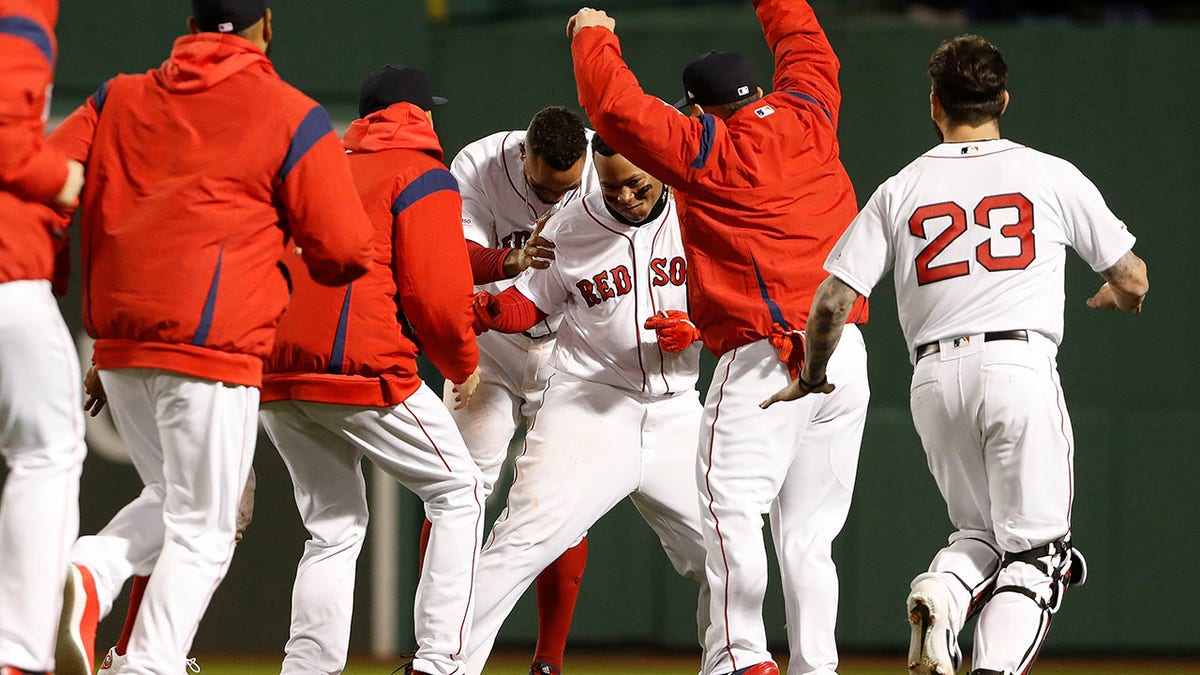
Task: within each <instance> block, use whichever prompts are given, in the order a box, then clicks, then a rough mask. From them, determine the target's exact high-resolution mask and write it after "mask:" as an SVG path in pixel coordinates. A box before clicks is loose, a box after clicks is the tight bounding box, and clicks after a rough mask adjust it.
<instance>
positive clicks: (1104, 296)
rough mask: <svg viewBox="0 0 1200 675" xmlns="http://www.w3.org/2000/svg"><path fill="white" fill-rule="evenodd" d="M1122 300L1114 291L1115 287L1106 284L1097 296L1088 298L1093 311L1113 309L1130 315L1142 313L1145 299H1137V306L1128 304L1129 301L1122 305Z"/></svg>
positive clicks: (1088, 304)
mask: <svg viewBox="0 0 1200 675" xmlns="http://www.w3.org/2000/svg"><path fill="white" fill-rule="evenodd" d="M1122 300H1123V298H1120V297H1118V295H1117V293H1115V292H1114V291H1113V287H1112V286H1111V285H1109V283H1108V282H1105V283H1104V285H1103V286H1101V287H1100V290H1099V291H1096V294H1095V295H1093V296H1092V297H1090V298H1088V300H1087V306H1088V307H1091V308H1092V309H1113V310H1118V311H1121V312H1129V313H1130V314H1141V313H1142V300H1143V298H1137V299H1136V300H1137V301H1136V304H1128V300H1126V301H1125V302H1124V303H1122Z"/></svg>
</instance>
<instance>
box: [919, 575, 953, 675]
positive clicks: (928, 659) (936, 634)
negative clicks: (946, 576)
mask: <svg viewBox="0 0 1200 675" xmlns="http://www.w3.org/2000/svg"><path fill="white" fill-rule="evenodd" d="M952 602H953V600H952V599H951V597H950V591H949V590H948V589H947V588H946V587H945V586H944V585H942V582H940V581H938V580H937V579H925V580H923V581H920V582H918V583H917V585H916V586H914V587H913V589H912V592H911V593H909V594H908V622H909V624H911V626H912V637H911V638H910V639H909V642H908V672H909V673H910V674H911V675H955V674H956V673H957V672H958V668H959V666H961V665H962V652H961V651H959V648H958V636H957V635H956V634H955V631H954V629H953V628H952V627H951V625H950V603H952Z"/></svg>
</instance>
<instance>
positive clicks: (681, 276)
mask: <svg viewBox="0 0 1200 675" xmlns="http://www.w3.org/2000/svg"><path fill="white" fill-rule="evenodd" d="M650 272H651V279H650V283H651V285H654V286H666V285H667V284H671V285H673V286H682V285H683V284H684V283H685V282H686V281H687V263H686V262H684V260H683V258H681V257H679V256H676V257H674V258H671V259H670V260H668V259H667V258H654V259H652V260H651V261H650ZM575 288H578V289H579V297H581V298H583V301H584V302H585V303H587V306H588V307H595V306H596V305H598V304H600V303H602V302H604V301H605V300H608V299H610V298H615V297H618V296H621V295H625V294H627V293H629V292H630V291H632V290H633V274H632V273H631V272H630V271H629V268H628V267H626V266H625V265H617V266H616V267H614V268H613V269H611V270H607V271H604V272H601V273H599V274H597V275H595V276H593V277H591V278H589V279H580V280H579V281H576V282H575Z"/></svg>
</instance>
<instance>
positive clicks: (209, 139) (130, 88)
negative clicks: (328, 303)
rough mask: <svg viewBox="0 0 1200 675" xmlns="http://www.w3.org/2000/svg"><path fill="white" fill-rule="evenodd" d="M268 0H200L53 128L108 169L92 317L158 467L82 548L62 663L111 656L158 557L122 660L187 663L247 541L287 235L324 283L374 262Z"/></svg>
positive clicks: (83, 664) (88, 214) (368, 232)
mask: <svg viewBox="0 0 1200 675" xmlns="http://www.w3.org/2000/svg"><path fill="white" fill-rule="evenodd" d="M266 5H267V2H266V0H195V1H194V2H193V5H192V6H193V16H192V18H191V20H190V21H189V25H190V27H191V29H192V32H193V34H192V35H188V36H185V37H181V38H179V39H178V40H176V42H175V46H174V49H173V50H172V53H171V56H170V58H169V59H168V60H167V61H166V62H165V63H164V64H163V66H162V67H161V68H160V69H157V70H154V71H150V72H149V73H147V74H144V75H119V76H117V77H115V78H113V79H111V80H109V81H108V82H106V83H105V84H103V85H102V86H101V87H100V89H98V90H97V92H96V93H95V94H93V95H92V96H91V97H90V98H89V99H88V101H87V103H85V104H84V105H83V106H81V107H80V108H79V109H78V110H76V111H75V112H74V113H72V115H71V116H70V117H69V118H68V119H67V120H66V121H64V122H63V124H62V125H60V127H59V128H58V129H56V130H55V133H54V134H53V136H52V140H53V141H54V142H55V144H57V145H59V146H60V147H62V148H63V149H64V150H65V151H66V153H67V155H68V156H69V157H72V158H73V159H76V160H79V161H82V162H83V163H84V164H85V165H86V167H87V168H86V176H88V177H89V182H90V183H91V185H92V186H93V187H92V188H91V189H87V190H85V191H84V193H83V203H82V234H83V271H84V295H83V313H84V323H85V326H86V327H87V330H88V332H89V334H90V335H92V336H93V337H95V338H96V347H95V354H94V361H95V364H96V369H97V370H98V371H99V373H100V379H101V381H102V382H103V386H104V391H105V393H106V394H107V397H108V399H109V402H110V405H111V409H112V413H113V418H114V422H115V423H116V426H117V429H118V431H119V432H120V433H121V436H122V438H123V439H124V441H125V443H126V444H127V445H128V447H129V451H130V456H131V458H132V460H133V463H134V466H135V468H136V469H137V470H138V474H139V476H140V477H141V478H142V481H143V482H144V484H145V488H144V489H143V490H142V493H141V494H140V495H139V496H138V497H137V498H136V499H135V500H134V501H133V502H131V503H130V504H129V505H127V506H126V507H125V508H124V509H122V510H121V511H120V512H119V513H118V514H117V515H116V516H115V517H114V518H113V519H112V520H111V521H110V522H109V524H108V525H106V526H105V527H104V529H102V530H101V532H100V533H99V534H98V535H97V536H94V537H84V538H82V539H80V540H79V541H78V542H77V543H76V545H75V547H74V548H73V549H72V552H71V561H72V562H73V563H74V564H73V565H72V567H71V571H70V575H69V578H68V584H67V588H66V589H65V591H64V612H66V613H67V616H69V617H70V618H71V621H69V622H67V623H66V626H65V627H66V629H67V630H66V634H65V635H62V636H60V640H59V649H58V654H59V656H58V657H57V662H58V670H57V672H58V673H60V674H65V675H69V674H71V673H85V672H87V673H90V672H93V671H94V666H93V654H94V643H93V641H94V636H95V625H96V621H98V620H99V618H101V617H103V616H104V615H106V614H108V612H109V610H110V609H111V606H112V603H113V600H114V599H115V598H116V596H117V594H118V593H119V591H120V589H121V587H122V585H123V584H124V583H125V581H126V579H128V578H129V577H130V576H131V575H133V574H141V575H146V574H149V573H150V572H151V571H153V574H152V575H151V578H150V580H149V582H148V583H147V585H146V589H145V594H144V596H143V599H142V605H141V609H140V611H139V612H138V616H137V620H136V624H135V626H134V630H133V635H132V637H131V638H130V641H129V650H128V652H127V656H128V658H129V661H128V663H127V664H125V667H123V668H121V669H120V671H119V672H121V673H139V674H142V675H148V674H149V673H165V672H175V671H177V670H178V669H179V668H181V667H182V666H183V664H184V660H185V658H186V655H187V652H188V649H189V647H190V645H191V642H192V639H193V637H194V635H195V632H196V630H197V628H198V625H199V622H200V619H201V617H202V616H203V614H204V611H205V609H206V607H207V605H208V602H209V599H210V597H211V594H212V592H213V589H214V588H215V587H216V586H217V585H218V584H219V583H220V581H221V579H222V577H223V576H224V574H225V571H226V570H227V569H228V565H229V561H230V558H231V556H232V553H233V547H234V532H235V529H236V525H235V523H236V520H237V514H238V502H239V499H240V497H241V495H242V492H243V489H244V486H245V484H246V480H247V475H248V473H249V470H250V462H251V459H252V457H253V451H254V443H255V440H256V439H257V435H258V434H257V428H258V423H257V413H258V400H259V385H260V382H261V377H262V374H261V373H262V363H263V359H264V358H265V357H266V356H267V355H268V353H269V347H270V344H271V342H272V341H273V338H274V333H275V325H276V323H277V322H278V320H279V316H280V314H282V312H283V309H284V307H285V305H286V303H287V299H288V282H287V278H286V276H285V275H284V273H283V272H282V271H281V270H280V267H279V263H280V261H281V258H282V257H283V255H284V252H285V249H284V243H285V240H286V238H287V237H288V235H289V234H290V236H291V238H292V239H294V240H295V241H296V242H297V244H298V245H299V246H300V247H301V248H302V249H303V260H304V263H305V265H306V266H307V267H308V269H309V271H310V273H311V275H312V277H313V278H314V279H316V280H317V281H319V282H322V283H326V284H331V285H339V284H345V283H348V282H350V281H352V280H354V279H355V278H357V277H359V276H361V275H362V274H363V273H365V272H366V270H367V268H368V266H369V265H370V264H371V236H372V228H371V224H370V221H369V220H368V219H367V216H366V214H365V213H364V212H363V211H362V206H361V202H360V201H359V199H358V195H357V194H356V193H355V190H354V184H353V181H352V179H351V177H350V171H349V168H348V167H347V164H346V159H345V156H344V152H343V150H342V147H341V143H340V142H339V141H338V139H337V135H336V134H335V133H334V132H333V126H332V124H331V123H330V121H329V117H328V115H327V114H326V113H325V111H324V110H323V109H322V108H321V107H320V106H319V105H317V104H316V102H314V101H313V100H312V99H310V98H308V97H307V96H304V95H303V94H301V93H300V92H299V91H297V90H296V89H294V88H292V87H290V86H289V85H287V84H285V83H284V82H283V81H282V80H280V79H279V77H278V76H277V75H276V74H275V72H274V69H273V68H272V66H271V62H270V61H269V60H268V59H267V57H266V55H265V50H266V48H267V45H268V44H269V42H270V40H271V37H272V34H273V32H272V27H271V12H270V10H269V9H268V8H267V6H266ZM146 120H153V124H147V123H146ZM164 158H170V159H171V161H164ZM95 179H99V180H95ZM281 220H282V221H283V222H284V223H286V225H284V226H282V227H281Z"/></svg>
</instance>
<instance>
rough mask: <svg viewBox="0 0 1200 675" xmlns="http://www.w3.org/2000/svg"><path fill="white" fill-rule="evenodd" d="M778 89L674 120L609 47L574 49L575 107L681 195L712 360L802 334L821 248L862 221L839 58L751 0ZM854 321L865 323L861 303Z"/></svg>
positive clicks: (810, 29) (578, 39)
mask: <svg viewBox="0 0 1200 675" xmlns="http://www.w3.org/2000/svg"><path fill="white" fill-rule="evenodd" d="M754 4H755V7H756V8H757V12H758V18H759V21H760V22H761V23H762V26H763V31H764V32H765V34H766V38H767V43H768V45H770V47H771V51H772V53H773V54H774V55H775V76H774V87H775V91H774V92H773V93H771V94H769V95H767V96H765V97H764V98H763V99H762V100H761V101H758V102H755V103H752V104H750V105H747V106H745V107H743V108H741V109H740V110H738V111H737V112H735V113H734V114H733V115H731V116H729V118H728V119H724V120H722V119H720V118H717V117H714V116H713V115H707V114H706V115H701V116H700V117H699V118H692V117H686V116H684V115H681V114H680V113H679V112H678V111H677V110H675V109H674V108H672V107H670V106H668V105H666V104H664V103H663V102H662V101H661V100H659V99H657V98H655V97H653V96H650V95H647V94H646V93H645V92H643V91H642V88H641V87H640V86H639V85H638V82H637V78H635V77H634V75H633V73H632V72H630V70H629V68H628V67H627V66H626V65H625V62H624V61H623V60H622V58H621V48H620V44H619V43H618V41H617V36H616V35H614V34H613V33H612V32H611V31H609V30H607V29H604V28H600V27H588V28H584V29H582V30H580V31H579V33H578V34H577V35H576V36H575V39H574V41H573V43H572V45H571V52H572V55H573V57H574V60H575V81H576V83H577V86H578V88H579V103H580V104H581V105H582V106H583V107H584V108H585V109H586V110H587V114H588V119H590V120H591V122H592V124H593V125H594V126H595V128H596V132H597V133H599V134H600V136H601V137H602V138H603V139H604V140H605V141H607V142H608V143H609V145H611V146H612V147H613V148H614V149H615V150H616V151H617V152H619V153H621V154H622V155H624V156H625V157H626V158H627V159H628V160H629V161H630V162H633V163H634V164H635V165H637V166H639V167H641V168H643V169H645V170H646V171H647V172H648V173H650V174H652V175H654V176H656V177H658V178H660V179H662V180H663V181H664V182H666V183H668V184H669V185H671V186H672V187H674V188H675V189H676V192H675V196H676V202H677V204H678V205H679V222H680V228H681V231H682V234H683V244H684V250H685V251H686V253H687V258H688V304H689V313H690V315H691V317H692V320H693V321H694V322H695V323H696V326H697V327H698V328H699V329H700V333H701V335H702V336H703V339H704V344H705V346H707V347H708V348H709V349H710V350H712V351H713V352H714V353H716V354H718V355H720V354H723V353H724V352H726V351H728V350H730V349H733V348H735V347H739V346H741V345H744V344H748V343H750V342H754V341H757V340H760V339H763V338H769V337H770V336H771V335H772V334H776V335H777V334H779V333H780V331H781V330H784V331H786V330H799V329H802V328H803V327H804V325H805V323H806V322H807V320H808V311H809V308H810V307H811V305H812V299H813V296H814V295H816V290H817V286H818V285H820V283H821V282H822V281H824V280H825V277H826V273H825V271H824V269H823V267H822V266H823V265H824V263H825V259H826V257H828V255H829V251H830V250H832V249H833V246H834V244H836V243H837V240H838V238H839V237H840V236H841V234H842V232H843V231H844V230H845V229H846V227H847V226H849V224H850V221H851V220H853V219H854V216H855V215H856V214H857V212H858V207H857V203H856V202H855V199H854V188H853V186H852V185H851V184H850V178H849V176H847V175H846V170H845V169H844V168H843V167H842V162H841V159H840V158H839V156H838V141H837V123H838V109H839V107H840V105H841V102H842V94H841V90H840V89H839V88H838V82H837V72H838V60H837V57H836V56H835V55H834V53H833V48H832V47H831V46H830V45H829V41H828V40H827V39H826V38H825V33H824V32H823V31H822V30H821V26H820V25H819V24H818V23H817V17H816V16H815V15H814V14H813V11H812V8H811V7H809V6H808V3H806V2H800V1H799V0H755V3H754ZM859 303H860V304H859V306H858V307H856V309H855V310H854V311H852V312H851V314H850V317H851V318H850V321H851V322H863V321H865V320H866V303H865V300H860V301H859Z"/></svg>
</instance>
